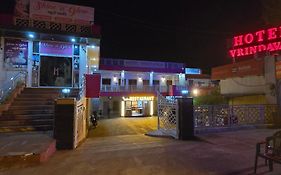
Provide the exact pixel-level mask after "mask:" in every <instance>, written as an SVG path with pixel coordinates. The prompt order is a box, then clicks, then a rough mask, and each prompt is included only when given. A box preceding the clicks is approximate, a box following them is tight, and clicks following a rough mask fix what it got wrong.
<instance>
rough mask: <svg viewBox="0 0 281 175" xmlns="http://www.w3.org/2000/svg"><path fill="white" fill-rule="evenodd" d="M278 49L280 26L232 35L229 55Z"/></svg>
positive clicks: (280, 34) (242, 54)
mask: <svg viewBox="0 0 281 175" xmlns="http://www.w3.org/2000/svg"><path fill="white" fill-rule="evenodd" d="M279 50H281V26H280V27H273V28H269V29H265V30H259V31H256V32H253V33H247V34H244V35H238V36H234V37H233V39H232V48H231V49H230V50H229V55H230V57H232V58H238V57H243V56H250V55H254V54H256V53H262V52H274V51H279Z"/></svg>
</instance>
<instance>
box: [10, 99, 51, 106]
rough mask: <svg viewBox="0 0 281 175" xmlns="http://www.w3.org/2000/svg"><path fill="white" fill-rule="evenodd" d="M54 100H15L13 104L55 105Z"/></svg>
mask: <svg viewBox="0 0 281 175" xmlns="http://www.w3.org/2000/svg"><path fill="white" fill-rule="evenodd" d="M54 104H55V102H54V100H47V101H14V102H13V104H12V106H14V105H15V106H30V105H31V106H33V105H54Z"/></svg>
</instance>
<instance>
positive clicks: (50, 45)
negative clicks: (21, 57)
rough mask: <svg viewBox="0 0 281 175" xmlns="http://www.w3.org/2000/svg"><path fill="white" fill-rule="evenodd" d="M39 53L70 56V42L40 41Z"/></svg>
mask: <svg viewBox="0 0 281 175" xmlns="http://www.w3.org/2000/svg"><path fill="white" fill-rule="evenodd" d="M40 53H41V54H46V55H61V56H72V55H73V54H72V44H69V43H58V42H45V41H43V42H41V43H40Z"/></svg>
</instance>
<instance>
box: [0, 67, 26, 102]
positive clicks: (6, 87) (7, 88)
mask: <svg viewBox="0 0 281 175" xmlns="http://www.w3.org/2000/svg"><path fill="white" fill-rule="evenodd" d="M26 75H27V72H17V73H16V74H15V75H14V76H12V77H11V78H10V79H9V80H7V81H5V82H4V83H3V85H2V86H1V87H0V103H3V102H4V101H5V99H6V98H7V97H8V96H9V95H10V94H11V92H13V91H14V89H15V88H16V87H17V85H18V84H20V83H22V84H25V81H26Z"/></svg>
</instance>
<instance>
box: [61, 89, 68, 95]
mask: <svg viewBox="0 0 281 175" xmlns="http://www.w3.org/2000/svg"><path fill="white" fill-rule="evenodd" d="M61 91H62V93H64V94H69V93H70V89H68V88H64V89H62V90H61Z"/></svg>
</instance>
